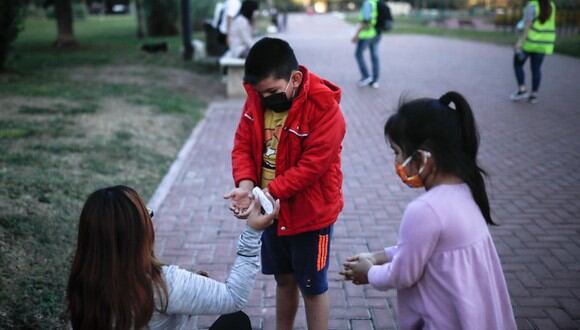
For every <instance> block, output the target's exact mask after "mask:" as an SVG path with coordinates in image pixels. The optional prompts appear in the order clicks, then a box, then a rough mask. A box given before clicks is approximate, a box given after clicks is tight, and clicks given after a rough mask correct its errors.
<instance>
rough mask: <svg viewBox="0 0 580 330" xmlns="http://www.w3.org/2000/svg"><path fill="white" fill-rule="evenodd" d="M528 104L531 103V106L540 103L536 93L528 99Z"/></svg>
mask: <svg viewBox="0 0 580 330" xmlns="http://www.w3.org/2000/svg"><path fill="white" fill-rule="evenodd" d="M528 102H530V103H531V104H536V103H538V96H537V95H536V94H534V93H532V94H530V97H528Z"/></svg>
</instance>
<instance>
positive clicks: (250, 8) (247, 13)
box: [239, 0, 258, 24]
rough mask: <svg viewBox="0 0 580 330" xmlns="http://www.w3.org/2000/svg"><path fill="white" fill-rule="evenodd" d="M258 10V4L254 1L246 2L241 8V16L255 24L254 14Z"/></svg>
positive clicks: (247, 0) (246, 0)
mask: <svg viewBox="0 0 580 330" xmlns="http://www.w3.org/2000/svg"><path fill="white" fill-rule="evenodd" d="M257 9H258V2H257V1H254V0H245V1H244V2H242V6H241V7H240V13H239V15H242V16H244V17H245V18H246V19H247V20H248V21H249V22H250V24H252V22H253V20H254V19H253V18H254V12H255V11H256V10H257Z"/></svg>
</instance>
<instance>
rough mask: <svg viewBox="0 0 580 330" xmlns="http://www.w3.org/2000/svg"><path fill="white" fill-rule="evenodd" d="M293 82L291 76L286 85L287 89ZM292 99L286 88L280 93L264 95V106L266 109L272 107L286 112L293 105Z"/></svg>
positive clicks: (273, 109)
mask: <svg viewBox="0 0 580 330" xmlns="http://www.w3.org/2000/svg"><path fill="white" fill-rule="evenodd" d="M291 82H292V77H290V81H289V82H288V85H286V89H288V86H290V83H291ZM292 101H293V100H292V99H290V100H289V99H288V97H287V96H286V90H284V91H283V92H280V93H276V94H272V95H269V96H267V97H262V106H264V108H266V109H270V110H272V111H274V112H284V111H288V110H289V109H290V108H291V107H292Z"/></svg>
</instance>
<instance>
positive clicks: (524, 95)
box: [510, 90, 530, 102]
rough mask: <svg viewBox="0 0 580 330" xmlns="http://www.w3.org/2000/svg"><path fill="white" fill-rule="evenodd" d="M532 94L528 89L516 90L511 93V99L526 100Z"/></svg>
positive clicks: (515, 100)
mask: <svg viewBox="0 0 580 330" xmlns="http://www.w3.org/2000/svg"><path fill="white" fill-rule="evenodd" d="M529 96H530V94H529V93H528V91H523V92H522V91H519V90H518V91H515V92H513V93H512V94H511V95H510V100H512V101H514V102H517V101H521V100H526V99H527V98H528V97H529Z"/></svg>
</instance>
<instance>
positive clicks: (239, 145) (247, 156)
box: [232, 101, 258, 190]
mask: <svg viewBox="0 0 580 330" xmlns="http://www.w3.org/2000/svg"><path fill="white" fill-rule="evenodd" d="M247 107H248V102H247V101H246V104H245V105H244V110H243V111H242V116H241V118H240V123H239V124H238V128H237V130H236V134H235V137H234V148H233V149H232V174H233V176H234V181H235V185H236V187H240V183H241V182H242V181H243V180H249V181H251V182H253V183H254V184H255V183H256V182H257V181H258V178H257V173H256V164H255V162H254V157H253V150H252V137H253V134H254V133H253V129H252V125H253V120H255V119H254V118H252V119H250V118H251V117H249V116H248V115H247ZM249 190H252V188H249Z"/></svg>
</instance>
